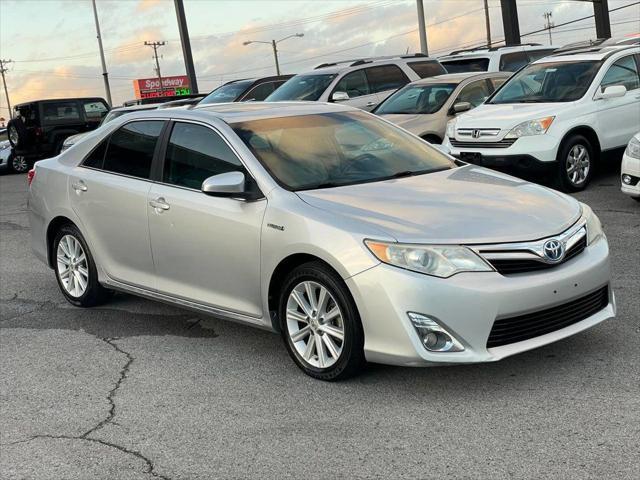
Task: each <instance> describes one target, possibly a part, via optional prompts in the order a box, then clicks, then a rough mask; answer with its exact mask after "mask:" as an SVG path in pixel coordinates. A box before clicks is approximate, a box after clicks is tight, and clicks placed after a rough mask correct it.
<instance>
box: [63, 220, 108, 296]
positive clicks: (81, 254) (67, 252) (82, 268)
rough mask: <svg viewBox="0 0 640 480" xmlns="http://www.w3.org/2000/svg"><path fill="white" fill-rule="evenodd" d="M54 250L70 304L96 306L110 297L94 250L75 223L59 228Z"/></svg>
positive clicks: (64, 293) (65, 293)
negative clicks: (98, 270) (97, 265)
mask: <svg viewBox="0 0 640 480" xmlns="http://www.w3.org/2000/svg"><path fill="white" fill-rule="evenodd" d="M52 253H53V254H54V255H55V260H54V268H55V271H56V279H57V280H58V286H59V287H60V290H61V291H62V294H63V295H64V297H65V298H66V299H67V301H68V302H69V303H71V304H73V305H76V306H78V307H93V306H95V305H99V304H100V303H103V302H104V301H105V300H106V299H107V298H108V297H109V293H110V292H109V291H108V290H107V289H105V288H104V287H103V286H102V285H100V284H99V283H98V272H97V270H96V265H95V263H94V261H93V257H92V256H91V252H90V251H89V248H88V247H87V243H86V242H85V240H84V238H83V237H82V234H81V233H80V231H79V230H78V229H77V228H76V227H75V226H73V225H65V226H63V227H62V228H61V229H60V230H59V231H58V233H57V234H56V237H55V239H54V242H53V250H52Z"/></svg>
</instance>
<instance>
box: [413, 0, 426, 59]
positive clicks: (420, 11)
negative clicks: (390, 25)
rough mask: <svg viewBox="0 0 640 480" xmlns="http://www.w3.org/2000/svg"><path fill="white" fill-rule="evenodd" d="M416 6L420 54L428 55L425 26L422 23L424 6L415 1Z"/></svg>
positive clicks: (419, 1)
mask: <svg viewBox="0 0 640 480" xmlns="http://www.w3.org/2000/svg"><path fill="white" fill-rule="evenodd" d="M416 4H417V6H418V29H419V30H420V52H422V53H424V54H425V55H429V48H428V47H427V26H426V25H425V23H424V5H422V0H416Z"/></svg>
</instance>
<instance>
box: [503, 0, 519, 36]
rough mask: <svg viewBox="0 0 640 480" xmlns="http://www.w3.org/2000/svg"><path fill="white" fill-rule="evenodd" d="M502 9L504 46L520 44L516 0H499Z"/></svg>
mask: <svg viewBox="0 0 640 480" xmlns="http://www.w3.org/2000/svg"><path fill="white" fill-rule="evenodd" d="M500 7H501V10H502V27H503V29H504V43H505V45H506V46H508V47H510V46H511V45H520V25H519V24H518V7H517V6H516V0H500Z"/></svg>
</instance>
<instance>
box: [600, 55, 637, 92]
mask: <svg viewBox="0 0 640 480" xmlns="http://www.w3.org/2000/svg"><path fill="white" fill-rule="evenodd" d="M638 83H639V82H638V67H637V66H636V62H635V60H634V59H633V55H627V56H626V57H622V58H621V59H620V60H617V61H616V62H615V63H614V64H613V65H611V67H609V70H608V71H607V73H606V74H605V76H604V78H603V79H602V83H601V84H600V88H601V89H602V90H604V89H605V88H607V87H611V86H613V85H624V86H625V87H627V90H635V89H636V88H638Z"/></svg>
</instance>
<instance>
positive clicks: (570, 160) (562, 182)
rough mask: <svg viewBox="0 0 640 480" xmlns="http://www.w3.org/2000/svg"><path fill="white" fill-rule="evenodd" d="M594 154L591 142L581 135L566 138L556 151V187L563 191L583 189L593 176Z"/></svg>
mask: <svg viewBox="0 0 640 480" xmlns="http://www.w3.org/2000/svg"><path fill="white" fill-rule="evenodd" d="M594 168H595V155H594V153H593V147H592V145H591V142H589V140H587V139H586V138H585V137H583V136H582V135H572V136H571V137H569V138H567V139H566V140H565V141H564V142H562V145H561V146H560V150H559V153H558V175H557V181H558V187H559V188H560V190H562V191H563V192H578V191H580V190H584V189H585V188H586V187H587V185H588V184H589V182H590V181H591V177H592V176H593V170H594Z"/></svg>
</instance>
